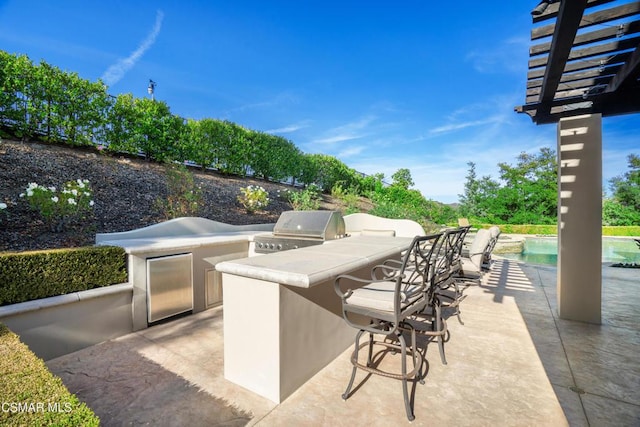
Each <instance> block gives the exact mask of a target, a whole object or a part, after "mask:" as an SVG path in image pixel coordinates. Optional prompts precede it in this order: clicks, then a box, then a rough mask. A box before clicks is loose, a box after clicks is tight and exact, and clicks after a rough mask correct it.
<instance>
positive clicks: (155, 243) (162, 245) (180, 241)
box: [97, 231, 270, 255]
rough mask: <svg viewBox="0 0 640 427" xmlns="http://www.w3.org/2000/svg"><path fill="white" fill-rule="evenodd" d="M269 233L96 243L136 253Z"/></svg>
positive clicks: (227, 240) (239, 239) (199, 245)
mask: <svg viewBox="0 0 640 427" xmlns="http://www.w3.org/2000/svg"><path fill="white" fill-rule="evenodd" d="M265 233H266V234H270V233H269V232H265V231H233V232H227V233H220V232H216V233H210V234H200V235H192V236H161V237H155V238H154V237H144V238H134V239H119V240H105V241H101V242H99V243H97V245H100V246H119V247H121V248H123V249H124V250H125V252H126V253H128V254H132V255H136V254H140V253H149V252H159V251H166V250H170V249H179V250H187V249H195V248H200V247H203V246H211V245H216V244H220V245H221V244H225V243H231V242H238V241H246V242H249V241H251V239H253V236H255V235H257V234H265Z"/></svg>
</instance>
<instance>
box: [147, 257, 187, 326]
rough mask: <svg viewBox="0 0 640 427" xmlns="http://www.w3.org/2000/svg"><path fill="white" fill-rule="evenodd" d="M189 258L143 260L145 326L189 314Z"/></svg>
mask: <svg viewBox="0 0 640 427" xmlns="http://www.w3.org/2000/svg"><path fill="white" fill-rule="evenodd" d="M192 265H193V263H192V256H191V254H182V255H171V256H164V257H159V258H149V259H147V315H148V321H149V323H152V322H156V321H158V320H162V319H165V318H167V317H170V316H173V315H176V314H180V313H184V312H186V311H189V310H193V269H192Z"/></svg>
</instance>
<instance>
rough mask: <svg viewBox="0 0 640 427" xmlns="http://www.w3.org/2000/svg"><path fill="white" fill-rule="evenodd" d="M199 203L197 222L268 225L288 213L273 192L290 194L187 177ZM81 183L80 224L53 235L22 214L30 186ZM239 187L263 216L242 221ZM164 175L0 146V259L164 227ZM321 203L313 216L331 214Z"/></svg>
mask: <svg viewBox="0 0 640 427" xmlns="http://www.w3.org/2000/svg"><path fill="white" fill-rule="evenodd" d="M193 172H194V178H195V182H196V184H197V185H198V186H200V187H201V190H202V197H203V203H202V205H201V206H200V211H199V212H198V215H199V216H201V217H204V218H209V219H212V220H214V221H220V222H224V223H228V224H236V225H239V224H254V223H272V222H276V221H277V219H278V216H279V215H280V213H281V212H282V211H284V210H289V209H291V208H290V206H289V204H288V203H287V202H286V201H285V200H282V198H280V197H278V190H284V189H290V188H291V187H290V186H286V185H280V184H274V183H270V182H265V181H262V180H255V179H249V178H246V179H243V178H239V177H227V176H222V175H219V174H216V173H213V172H200V171H197V170H194V171H193ZM76 179H87V180H89V181H90V183H91V187H92V189H93V193H94V200H95V206H94V214H93V216H92V217H91V218H88V219H87V220H86V222H85V223H83V224H81V225H76V226H74V227H71V228H69V229H67V230H65V231H63V232H60V233H54V232H51V231H50V230H49V227H48V226H47V225H46V224H45V223H44V222H43V221H42V219H41V218H40V216H39V214H38V213H36V212H33V211H32V210H31V209H29V206H28V203H27V201H26V200H25V199H24V198H20V197H19V195H20V193H24V192H25V189H26V188H27V185H28V184H29V183H30V182H36V183H38V184H40V185H44V186H47V187H48V186H56V187H58V188H60V187H61V186H62V185H63V184H64V183H65V182H67V181H70V180H76ZM247 185H261V186H262V187H264V188H265V189H266V190H267V191H268V192H269V196H270V200H271V202H270V203H269V206H268V207H267V209H266V210H265V211H264V212H260V213H256V214H247V213H246V211H245V210H244V208H243V207H242V206H241V205H240V203H238V201H237V200H236V197H237V196H238V194H239V189H240V188H241V187H245V186H247ZM167 194H168V190H167V185H166V174H165V167H164V166H163V165H160V164H157V163H152V162H147V161H145V160H141V159H130V158H124V157H112V156H108V155H103V154H100V153H99V152H97V151H95V150H92V149H81V148H76V149H72V148H69V147H63V146H56V145H48V144H40V143H21V142H16V141H7V140H3V141H2V142H0V202H2V203H5V204H7V205H8V208H7V209H4V210H3V211H2V212H0V251H22V250H32V249H45V248H59V247H76V246H83V245H91V244H93V243H94V240H95V233H107V232H116V231H126V230H131V229H135V228H139V227H144V226H147V225H151V224H155V223H158V222H161V221H164V220H165V219H166V217H165V216H164V214H163V212H162V211H161V210H160V209H158V208H157V202H156V200H157V199H158V198H166V196H167ZM336 208H339V205H338V204H334V203H332V199H331V198H330V197H326V198H325V201H324V203H323V205H322V207H321V209H336Z"/></svg>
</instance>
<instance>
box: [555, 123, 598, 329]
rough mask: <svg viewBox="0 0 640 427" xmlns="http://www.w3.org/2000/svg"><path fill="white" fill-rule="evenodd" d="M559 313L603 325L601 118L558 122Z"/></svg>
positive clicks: (562, 315)
mask: <svg viewBox="0 0 640 427" xmlns="http://www.w3.org/2000/svg"><path fill="white" fill-rule="evenodd" d="M557 293H558V315H559V316H560V318H561V319H568V320H578V321H582V322H588V323H600V322H601V300H602V116H601V115H600V114H590V115H583V116H575V117H568V118H563V119H560V121H559V122H558V280H557Z"/></svg>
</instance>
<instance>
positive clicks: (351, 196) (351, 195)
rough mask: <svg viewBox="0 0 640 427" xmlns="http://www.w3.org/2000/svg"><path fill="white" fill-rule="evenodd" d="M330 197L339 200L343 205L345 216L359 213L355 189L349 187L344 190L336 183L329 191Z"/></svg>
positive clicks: (358, 199) (358, 198)
mask: <svg viewBox="0 0 640 427" xmlns="http://www.w3.org/2000/svg"><path fill="white" fill-rule="evenodd" d="M331 196H333V197H335V198H336V199H339V200H340V201H341V202H342V203H343V204H344V206H345V209H344V210H345V212H344V213H345V215H348V214H351V213H356V212H360V209H359V208H358V202H359V201H360V196H359V195H358V192H357V190H356V189H355V188H353V187H350V188H349V189H346V190H345V189H344V188H343V187H342V185H341V184H340V183H337V184H335V185H334V186H333V188H332V189H331Z"/></svg>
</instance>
